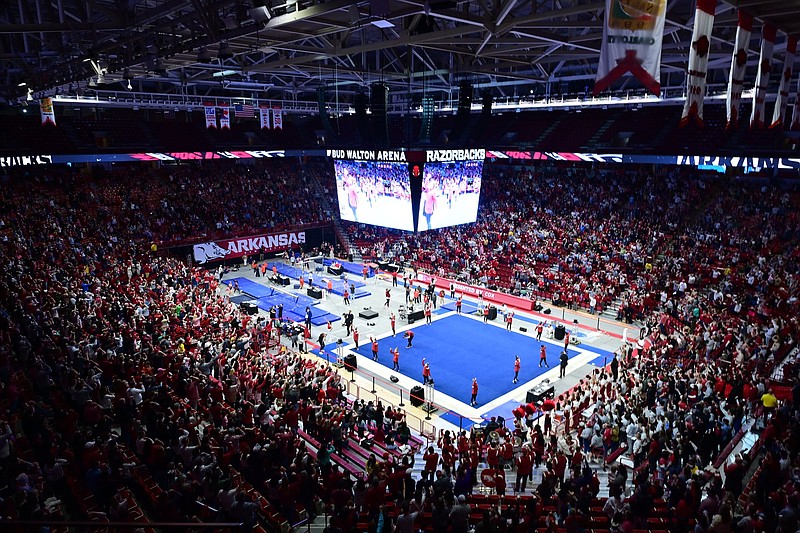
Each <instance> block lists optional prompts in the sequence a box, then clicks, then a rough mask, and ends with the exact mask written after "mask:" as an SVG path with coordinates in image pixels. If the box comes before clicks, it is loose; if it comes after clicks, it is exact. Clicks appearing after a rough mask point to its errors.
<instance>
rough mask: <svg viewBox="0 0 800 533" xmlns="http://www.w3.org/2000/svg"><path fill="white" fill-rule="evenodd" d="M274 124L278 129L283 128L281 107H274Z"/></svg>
mask: <svg viewBox="0 0 800 533" xmlns="http://www.w3.org/2000/svg"><path fill="white" fill-rule="evenodd" d="M272 124H273V125H274V126H275V129H276V130H283V112H282V111H281V108H280V107H273V108H272Z"/></svg>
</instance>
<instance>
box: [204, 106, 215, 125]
mask: <svg viewBox="0 0 800 533" xmlns="http://www.w3.org/2000/svg"><path fill="white" fill-rule="evenodd" d="M205 110H206V128H207V129H217V108H216V107H214V106H213V105H206V106H205Z"/></svg>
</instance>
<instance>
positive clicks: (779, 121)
mask: <svg viewBox="0 0 800 533" xmlns="http://www.w3.org/2000/svg"><path fill="white" fill-rule="evenodd" d="M796 51H797V37H796V36H794V35H790V36H789V37H788V38H787V40H786V57H785V58H784V59H783V70H782V71H781V81H780V85H779V86H778V98H776V99H775V111H774V112H773V113H772V124H770V126H769V127H770V128H782V127H783V122H784V120H785V119H786V104H787V103H789V85H791V83H792V68H793V67H794V54H795V52H796ZM796 105H797V104H795V106H796Z"/></svg>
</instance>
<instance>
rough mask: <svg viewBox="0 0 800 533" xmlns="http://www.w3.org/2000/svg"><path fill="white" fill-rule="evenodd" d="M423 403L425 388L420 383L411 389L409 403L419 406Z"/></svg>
mask: <svg viewBox="0 0 800 533" xmlns="http://www.w3.org/2000/svg"><path fill="white" fill-rule="evenodd" d="M424 403H425V389H424V388H422V387H421V386H420V385H417V386H416V387H413V388H412V389H411V405H413V406H414V407H419V406H421V405H422V404H424Z"/></svg>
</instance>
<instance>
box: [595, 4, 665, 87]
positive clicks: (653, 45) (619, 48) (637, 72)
mask: <svg viewBox="0 0 800 533" xmlns="http://www.w3.org/2000/svg"><path fill="white" fill-rule="evenodd" d="M666 6H667V0H606V23H605V24H604V25H603V46H602V48H601V50H600V64H599V66H598V68H597V79H596V80H595V82H594V94H595V95H597V94H599V93H601V92H603V91H604V90H606V89H608V87H609V86H611V84H612V83H613V82H614V81H616V80H618V79H619V78H621V77H622V76H623V75H624V74H627V73H628V72H630V73H631V74H633V75H634V76H635V77H636V78H638V79H639V81H641V82H642V84H643V85H644V87H645V88H646V89H647V90H648V91H650V92H651V93H653V94H655V95H656V96H659V95H660V94H661V74H660V72H661V42H662V41H663V38H664V20H665V18H666V17H665V12H666Z"/></svg>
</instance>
